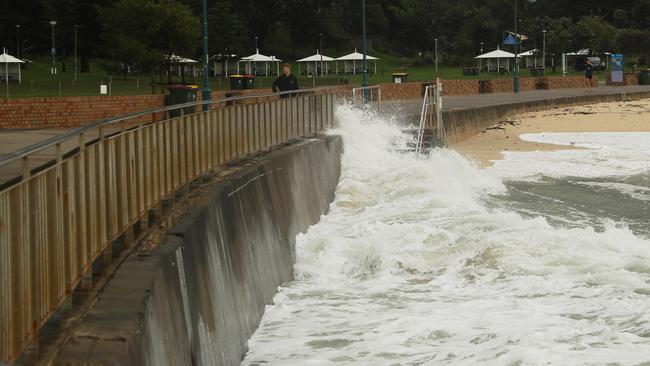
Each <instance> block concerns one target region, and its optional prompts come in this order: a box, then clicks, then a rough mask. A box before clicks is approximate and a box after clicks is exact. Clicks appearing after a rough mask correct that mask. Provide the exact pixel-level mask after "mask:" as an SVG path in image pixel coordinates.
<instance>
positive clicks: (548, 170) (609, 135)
mask: <svg viewBox="0 0 650 366" xmlns="http://www.w3.org/2000/svg"><path fill="white" fill-rule="evenodd" d="M520 138H521V139H522V140H524V141H531V142H539V143H547V144H556V145H564V146H571V145H573V146H576V147H582V148H585V149H584V150H560V151H551V152H549V151H531V152H505V153H504V159H503V160H497V161H495V162H494V165H493V166H492V167H491V168H489V169H488V170H489V171H490V172H491V173H493V174H496V175H498V176H500V177H502V178H505V179H515V180H522V179H528V180H531V179H537V178H539V177H541V176H548V177H554V178H562V177H568V176H573V177H589V178H594V177H607V176H628V175H633V174H640V173H644V172H647V171H650V159H648V156H649V154H650V133H649V132H586V133H540V134H523V135H521V136H520Z"/></svg>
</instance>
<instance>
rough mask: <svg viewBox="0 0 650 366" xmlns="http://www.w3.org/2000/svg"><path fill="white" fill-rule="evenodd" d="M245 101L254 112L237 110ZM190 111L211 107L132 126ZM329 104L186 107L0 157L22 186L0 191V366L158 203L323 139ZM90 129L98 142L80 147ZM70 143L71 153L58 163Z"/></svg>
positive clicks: (308, 94) (321, 98)
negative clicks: (235, 166)
mask: <svg viewBox="0 0 650 366" xmlns="http://www.w3.org/2000/svg"><path fill="white" fill-rule="evenodd" d="M292 94H296V93H295V92H292ZM251 98H253V100H255V101H256V103H243V104H240V103H238V102H239V101H241V100H243V99H251ZM199 104H204V105H206V104H211V108H210V109H209V110H208V111H204V112H200V113H194V114H190V115H183V116H181V117H178V118H173V119H169V118H168V119H164V120H162V121H159V122H154V123H149V124H139V123H138V122H134V121H137V119H138V118H140V117H141V116H143V115H148V114H155V113H162V112H169V111H170V110H173V109H180V108H186V107H188V106H195V107H196V106H197V105H199ZM226 104H231V105H226ZM334 104H335V96H334V94H332V93H329V92H328V91H327V90H308V91H301V92H299V93H298V95H295V96H293V97H290V98H284V99H279V98H278V96H277V94H274V95H270V94H267V95H256V96H249V97H237V98H228V99H224V100H219V101H210V102H204V103H201V102H199V103H188V104H185V105H180V106H176V107H170V108H159V109H154V110H149V111H145V112H141V113H134V114H132V115H129V116H126V117H121V118H117V119H112V120H108V121H103V122H99V123H96V124H94V125H91V126H86V127H83V128H79V129H77V130H75V131H71V132H69V133H66V134H65V135H62V136H60V137H57V138H54V139H51V140H48V141H46V142H43V143H41V144H38V145H35V146H32V147H30V148H28V149H25V150H22V151H17V152H15V153H14V154H11V155H9V156H3V157H2V158H0V166H2V165H4V164H6V163H9V162H11V161H15V160H16V159H20V160H21V161H22V166H23V170H22V180H20V181H19V182H17V183H16V184H14V185H12V186H10V187H8V188H5V189H4V190H2V191H0V364H2V363H10V362H13V361H15V360H16V359H17V357H19V356H20V354H21V353H22V352H23V351H24V350H25V348H26V347H27V346H28V345H29V344H30V342H31V340H32V339H34V337H35V336H36V335H37V334H38V331H39V329H40V328H41V326H42V325H43V324H44V323H45V322H46V321H47V320H48V319H49V318H50V317H51V315H52V314H53V313H54V312H55V311H56V310H57V309H58V308H59V307H60V306H61V305H62V304H63V303H64V302H65V301H66V300H67V299H68V298H69V297H70V295H71V292H72V291H73V290H74V289H75V288H76V287H77V286H78V285H79V284H80V283H81V282H82V281H83V280H84V277H85V276H88V273H89V271H92V265H93V262H94V261H95V259H97V258H99V257H100V256H102V254H106V253H108V254H109V255H110V253H112V247H111V246H112V243H113V242H114V241H115V240H116V239H118V238H119V237H121V236H122V235H123V234H126V233H128V232H129V230H132V229H133V225H135V224H136V223H138V222H141V223H143V224H146V223H147V217H148V213H149V210H150V209H152V208H154V207H155V206H156V205H158V204H159V203H160V202H161V200H163V199H164V198H165V197H169V196H171V195H173V194H175V192H176V191H177V190H178V189H179V188H181V187H182V186H184V185H185V184H187V183H189V182H191V181H192V180H194V179H195V178H197V177H199V176H200V175H202V174H204V173H206V172H208V171H210V170H211V169H213V168H214V167H215V166H218V165H221V164H225V163H226V162H228V161H232V160H234V159H239V158H243V157H246V156H247V155H250V154H254V153H257V152H260V151H264V150H266V149H270V148H271V147H273V146H276V145H279V144H282V143H284V142H287V141H289V140H292V139H295V138H300V137H306V136H313V135H314V134H316V133H319V132H322V131H324V130H325V129H327V128H328V127H331V126H332V125H333V124H334V115H333V114H334V113H333V112H334ZM181 110H182V109H181ZM111 128H112V129H113V130H114V131H115V130H116V128H117V130H116V132H113V133H112V134H110V135H109V134H108V131H110V129H111ZM90 129H99V137H98V138H97V139H95V140H94V141H90V142H88V141H86V135H87V134H88V131H89V130H90ZM70 139H76V140H77V141H78V147H77V148H76V149H74V150H72V151H70V152H67V153H66V154H65V155H64V152H63V151H62V143H63V142H65V141H67V140H70ZM52 146H54V148H55V149H56V160H55V161H54V162H53V163H52V164H50V165H49V166H47V167H46V168H43V169H41V170H40V171H38V172H35V173H33V174H32V170H31V169H30V166H29V161H30V156H32V155H34V154H36V153H38V152H39V151H42V150H44V149H46V148H49V147H52Z"/></svg>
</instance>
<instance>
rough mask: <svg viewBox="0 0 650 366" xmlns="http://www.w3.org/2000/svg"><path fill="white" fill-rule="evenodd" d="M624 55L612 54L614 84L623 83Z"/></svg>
mask: <svg viewBox="0 0 650 366" xmlns="http://www.w3.org/2000/svg"><path fill="white" fill-rule="evenodd" d="M623 65H624V63H623V55H622V54H620V53H615V54H612V83H622V82H623Z"/></svg>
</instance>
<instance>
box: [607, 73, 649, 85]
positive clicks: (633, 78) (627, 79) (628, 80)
mask: <svg viewBox="0 0 650 366" xmlns="http://www.w3.org/2000/svg"><path fill="white" fill-rule="evenodd" d="M640 77H641V75H640V74H636V73H625V75H623V82H622V83H613V82H612V75H611V74H609V75H607V80H606V81H605V84H607V85H614V86H622V85H639V79H640Z"/></svg>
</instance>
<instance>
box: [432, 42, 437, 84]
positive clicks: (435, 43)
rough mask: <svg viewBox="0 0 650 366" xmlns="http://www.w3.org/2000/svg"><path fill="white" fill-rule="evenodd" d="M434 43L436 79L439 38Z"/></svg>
mask: <svg viewBox="0 0 650 366" xmlns="http://www.w3.org/2000/svg"><path fill="white" fill-rule="evenodd" d="M433 43H434V45H435V47H434V48H435V56H436V77H437V76H438V38H435V39H434V40H433Z"/></svg>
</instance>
